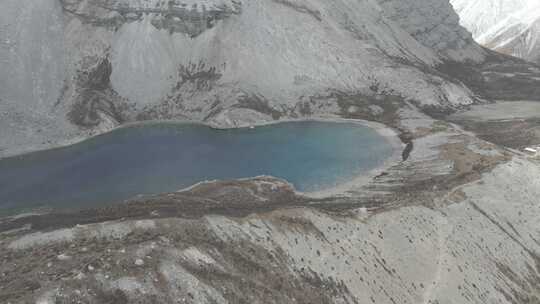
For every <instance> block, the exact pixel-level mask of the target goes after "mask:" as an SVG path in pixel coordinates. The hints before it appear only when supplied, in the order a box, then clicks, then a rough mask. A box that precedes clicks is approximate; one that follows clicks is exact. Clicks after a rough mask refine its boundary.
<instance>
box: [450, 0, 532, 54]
mask: <svg viewBox="0 0 540 304" xmlns="http://www.w3.org/2000/svg"><path fill="white" fill-rule="evenodd" d="M452 4H453V5H454V8H455V10H456V12H458V13H459V15H460V18H461V21H460V23H461V24H462V25H463V26H464V27H466V28H467V29H469V31H471V32H472V33H473V36H474V38H475V39H476V41H477V42H478V43H480V44H482V45H484V46H486V47H488V48H491V49H493V50H496V51H499V52H501V53H505V54H508V55H512V56H516V57H520V58H523V59H526V60H530V61H535V62H540V1H538V0H475V1H471V0H452Z"/></svg>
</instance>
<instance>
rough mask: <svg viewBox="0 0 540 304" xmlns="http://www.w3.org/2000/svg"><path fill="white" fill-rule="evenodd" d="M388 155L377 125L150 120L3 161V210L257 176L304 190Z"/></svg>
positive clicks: (85, 203)
mask: <svg viewBox="0 0 540 304" xmlns="http://www.w3.org/2000/svg"><path fill="white" fill-rule="evenodd" d="M391 153H392V148H391V146H390V145H389V143H388V142H387V141H386V140H385V139H384V138H383V137H381V136H379V135H378V134H377V133H376V132H375V131H374V130H373V129H370V128H367V127H363V126H359V125H356V124H349V123H325V122H294V123H281V124H276V125H271V126H265V127H258V128H256V129H237V130H214V129H211V128H208V127H205V126H201V125H191V124H172V123H165V124H145V125H140V126H134V127H128V128H122V129H118V130H115V131H113V132H111V133H108V134H105V135H101V136H98V137H95V138H92V139H89V140H87V141H84V142H82V143H79V144H76V145H73V146H69V147H64V148H59V149H52V150H47V151H40V152H36V153H31V154H26V155H22V156H18V157H13V158H7V159H3V160H0V211H2V212H0V213H5V212H8V211H13V210H18V211H22V210H31V209H33V208H37V207H48V208H87V207H88V208H89V207H94V206H96V205H103V204H108V203H113V202H119V201H123V200H126V199H128V198H131V197H133V196H135V195H138V194H154V193H162V192H172V191H176V190H178V189H181V188H185V187H187V186H190V185H193V184H195V183H197V182H199V181H203V180H212V179H231V178H243V177H253V176H258V175H272V176H276V177H280V178H283V179H286V180H287V181H289V182H291V183H292V184H294V185H295V187H296V188H297V189H298V190H301V191H315V190H324V189H326V188H330V187H333V186H335V185H337V184H339V183H341V182H344V181H347V180H350V179H351V178H353V177H355V176H357V175H359V174H362V173H363V172H365V171H367V170H370V169H373V168H374V167H377V166H378V165H380V164H381V163H382V162H384V161H385V160H386V159H387V158H388V157H389V156H390V155H391Z"/></svg>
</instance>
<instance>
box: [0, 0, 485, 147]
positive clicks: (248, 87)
mask: <svg viewBox="0 0 540 304" xmlns="http://www.w3.org/2000/svg"><path fill="white" fill-rule="evenodd" d="M411 11H412V12H415V13H414V14H415V15H414V16H413V17H410V16H408V12H411ZM44 12H46V13H44ZM0 14H1V18H0V20H1V21H0V22H1V24H0V35H1V36H0V42H1V44H0V61H1V62H2V64H3V67H4V68H3V69H2V71H1V72H0V100H1V102H0V113H1V115H2V119H1V120H0V130H1V131H0V150H3V151H4V153H3V154H4V155H7V154H13V153H17V151H18V152H20V151H23V150H31V149H36V148H42V147H45V146H51V145H55V144H61V143H66V142H71V141H73V140H77V139H80V138H84V137H86V136H88V135H91V134H96V133H100V132H103V131H105V130H109V129H111V128H113V127H115V126H117V125H119V124H123V123H126V122H132V121H140V120H148V119H180V120H194V121H203V122H207V123H210V124H214V125H219V126H224V127H231V126H237V125H242V124H249V123H253V122H256V121H259V122H260V121H267V120H274V119H279V118H291V117H301V116H309V115H312V114H317V113H336V112H339V108H338V106H337V104H336V102H335V95H336V94H337V93H339V94H345V95H351V94H361V95H365V96H368V97H369V96H375V95H377V94H383V95H387V94H391V95H398V96H402V97H403V99H404V100H408V101H411V102H414V103H416V104H418V105H420V106H437V107H442V108H451V107H454V106H456V105H464V104H470V103H472V102H473V100H474V97H473V94H472V93H471V92H470V91H469V90H468V89H467V88H466V87H465V86H464V85H462V83H461V82H459V81H455V80H451V79H449V78H447V77H441V75H438V73H435V72H428V71H427V70H429V69H433V68H434V67H436V66H437V65H439V64H441V63H442V62H444V61H447V60H452V61H461V62H465V61H472V62H477V63H479V62H482V61H483V60H484V58H485V52H484V50H482V49H481V48H480V47H478V46H477V45H476V44H475V43H474V42H473V41H472V39H471V38H470V35H469V34H468V33H467V32H466V31H465V30H463V29H462V28H460V27H459V26H458V24H457V23H458V19H457V17H456V16H455V14H454V13H453V12H452V9H451V6H450V5H449V4H448V3H447V2H446V1H445V0H437V1H355V0H340V1H332V2H329V1H322V0H271V1H267V0H264V1H263V0H259V1H257V0H250V1H231V0H207V1H194V0H190V1H187V0H185V1H183V0H176V1H158V0H152V1H142V0H138V1H135V0H107V1H105V0H62V1H60V0H40V1H37V2H36V1H30V0H24V1H18V0H8V1H6V2H5V3H4V5H3V9H2V12H0ZM425 16H427V17H425ZM442 38H444V39H442ZM442 41H444V42H442Z"/></svg>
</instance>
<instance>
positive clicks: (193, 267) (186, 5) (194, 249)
mask: <svg viewBox="0 0 540 304" xmlns="http://www.w3.org/2000/svg"><path fill="white" fill-rule="evenodd" d="M0 35H1V36H0V43H1V44H0V61H1V62H2V69H0V115H1V116H0V153H1V154H0V155H1V156H5V155H11V154H16V153H19V152H21V151H27V150H33V149H37V148H44V147H48V146H55V145H58V144H62V143H67V142H71V141H74V140H77V139H81V138H85V137H87V136H89V135H92V134H97V133H100V132H103V131H106V130H109V129H111V128H114V127H115V126H118V125H120V124H124V123H129V122H134V121H141V120H149V119H177V120H192V121H202V122H205V123H209V124H213V125H217V126H223V127H234V126H241V125H245V124H257V123H262V122H266V121H269V120H279V119H285V118H302V117H321V116H324V117H340V118H348V119H368V120H374V121H378V122H380V123H382V124H385V125H387V126H389V127H391V128H393V129H394V130H395V132H397V133H398V134H399V138H400V139H401V140H402V141H403V146H404V150H403V152H402V157H401V160H399V161H395V162H393V163H391V164H388V166H387V167H385V168H384V169H383V171H382V172H380V174H377V175H376V176H374V177H373V178H368V179H367V180H366V182H365V183H364V182H358V183H357V184H354V185H351V187H350V189H348V190H347V191H344V192H343V193H340V194H339V195H332V196H324V195H323V196H308V195H305V194H301V193H297V192H295V191H294V189H293V188H292V187H291V186H290V185H289V184H287V183H286V182H284V181H281V180H276V179H274V178H271V177H258V178H253V179H246V180H237V181H220V182H208V183H203V184H199V185H196V186H194V187H191V188H189V189H186V190H183V191H178V192H174V193H167V194H159V195H155V196H152V197H139V198H134V199H132V200H129V201H128V202H126V203H124V204H118V205H114V206H110V207H107V208H103V209H94V210H81V211H65V212H64V211H55V212H50V213H43V214H22V215H17V216H13V217H1V218H0V302H1V303H40V304H41V303H43V304H48V303H77V302H82V303H99V304H102V303H152V304H153V303H193V304H199V303H276V304H281V303H306V304H307V303H317V304H318V303H320V304H328V303H355V304H356V303H359V304H372V303H383V304H387V303H388V304H396V303H400V304H401V303H414V304H428V303H432V304H435V303H438V304H451V303H463V304H488V303H489V304H491V303H504V304H516V303H519V304H521V303H538V302H539V299H540V227H539V225H538V223H539V222H540V208H539V207H540V205H539V203H538V197H539V196H540V163H539V162H538V160H535V159H532V158H529V157H527V156H526V155H524V154H522V153H520V152H519V151H518V150H519V149H522V148H523V147H524V146H527V145H529V144H531V143H532V142H537V141H538V140H540V124H539V121H540V114H536V113H535V112H534V110H533V109H536V108H537V106H536V102H537V101H538V100H539V98H540V97H539V96H540V68H538V66H535V65H533V64H530V63H527V62H525V61H523V60H519V59H517V58H510V57H508V56H505V55H502V54H498V53H495V52H493V51H490V50H487V49H484V48H482V47H480V46H479V45H477V44H476V43H475V42H474V41H473V39H472V37H471V35H470V34H469V33H468V32H467V31H466V30H464V29H463V28H461V27H460V26H459V25H458V17H457V15H456V14H455V13H454V12H453V10H452V8H451V6H450V4H449V3H448V1H446V0H365V1H364V0H363V1H359V0H334V1H327V0H237V1H232V0H206V1H203V0H182V1H174V0H173V1H154V0H63V1H59V0H4V1H3V3H2V10H0ZM498 99H505V100H508V102H509V104H506V105H505V107H503V108H497V106H498V105H499V104H498V103H493V104H489V106H490V107H494V108H495V109H492V110H491V114H490V115H491V116H492V117H497V119H492V118H489V117H486V116H485V115H484V111H482V110H476V111H475V112H474V114H475V115H474V116H473V118H470V117H469V118H467V115H465V116H460V115H457V116H453V117H454V118H449V117H450V116H447V114H449V113H452V112H454V110H455V109H456V108H467V107H466V106H467V105H469V104H471V103H475V102H476V103H486V104H487V103H489V102H493V101H495V100H498ZM522 99H526V100H530V101H529V103H532V104H534V106H531V105H529V107H528V108H527V109H530V110H528V111H527V110H523V112H527V114H528V115H527V117H526V118H524V117H521V116H519V117H516V113H512V111H511V110H512V109H515V108H516V106H515V105H514V104H512V103H513V102H514V101H515V100H522ZM535 100H536V101H535ZM524 104H526V103H524V102H521V103H519V104H518V105H520V106H523V107H524ZM373 109H375V110H373ZM464 110H466V109H464ZM493 112H495V113H496V114H497V115H494V114H493ZM518 112H519V111H518ZM490 115H487V116H490ZM463 117H465V118H463ZM477 134H480V135H477ZM481 138H483V139H481Z"/></svg>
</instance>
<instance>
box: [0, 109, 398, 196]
mask: <svg viewBox="0 0 540 304" xmlns="http://www.w3.org/2000/svg"><path fill="white" fill-rule="evenodd" d="M300 122H323V123H344V124H352V125H358V126H363V127H367V128H369V129H371V130H373V131H374V132H376V133H377V134H378V135H379V136H381V137H383V140H385V141H386V143H387V144H389V146H390V149H391V156H390V157H388V158H386V159H384V160H383V161H382V164H380V165H379V164H377V165H376V167H374V168H373V169H368V170H367V171H365V172H361V174H359V175H355V176H353V177H347V178H344V179H343V180H337V181H336V184H335V186H330V187H327V188H324V189H322V190H314V191H300V190H298V189H297V188H296V187H295V186H293V184H292V182H290V181H288V180H286V179H284V178H280V177H276V178H278V179H281V180H284V181H286V182H287V183H289V184H290V185H291V188H292V189H294V190H295V192H296V193H297V194H298V195H302V196H305V197H308V198H314V199H316V198H325V197H343V196H350V195H349V193H348V192H349V191H351V190H353V189H355V188H359V187H361V186H363V185H366V184H367V183H369V182H370V181H371V180H372V179H373V178H374V177H376V176H377V175H380V174H381V173H382V172H384V170H386V169H388V168H389V167H390V166H392V165H394V164H396V163H397V162H399V160H400V157H401V153H402V151H403V148H404V144H403V143H402V142H401V140H400V139H399V136H398V133H397V131H395V130H393V129H391V128H390V127H387V126H386V125H384V124H381V123H376V122H371V121H364V120H356V119H344V118H340V117H328V116H325V117H309V118H303V119H284V120H277V121H271V122H261V123H259V124H255V125H252V126H246V127H234V128H216V127H215V126H213V125H211V124H207V123H200V122H199V123H197V122H191V121H176V120H166V121H146V122H137V123H129V124H125V125H121V126H118V127H116V128H114V129H112V130H110V131H107V132H104V133H101V134H97V135H95V136H91V137H88V138H85V139H83V140H80V141H77V142H74V143H71V144H68V145H63V146H58V147H55V148H51V149H44V150H39V151H33V152H29V153H25V154H21V155H17V156H12V157H7V158H3V159H1V160H7V159H17V158H24V157H25V156H28V155H32V154H35V153H40V152H45V151H54V150H58V149H62V148H67V147H70V146H73V145H76V144H79V143H82V142H85V141H87V140H91V139H94V138H98V137H100V136H105V135H108V134H110V133H112V132H114V131H118V130H121V129H129V128H137V127H144V126H148V125H177V126H178V125H192V126H203V127H207V128H210V129H214V130H231V129H257V128H260V127H265V126H271V125H277V124H284V123H300ZM261 176H271V175H268V174H266V175H258V176H251V177H246V178H241V179H235V180H250V179H254V178H257V177H261ZM231 180H233V179H231ZM213 182H216V180H211V181H204V180H201V181H200V182H197V183H194V184H192V185H190V186H188V187H186V188H180V189H179V190H176V191H175V192H182V191H186V190H188V189H190V188H193V187H195V186H197V185H200V184H205V183H213ZM136 196H137V195H134V196H133V197H136Z"/></svg>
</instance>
